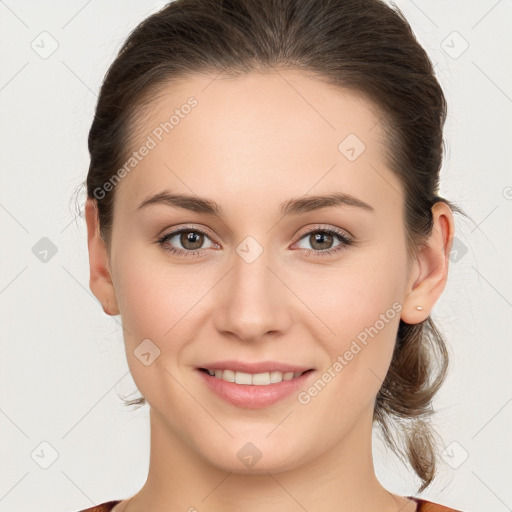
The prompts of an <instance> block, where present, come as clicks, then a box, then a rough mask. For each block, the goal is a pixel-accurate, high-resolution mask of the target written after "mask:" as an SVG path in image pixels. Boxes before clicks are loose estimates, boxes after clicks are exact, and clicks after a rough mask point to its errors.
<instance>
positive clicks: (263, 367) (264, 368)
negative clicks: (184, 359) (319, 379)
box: [198, 361, 313, 373]
mask: <svg viewBox="0 0 512 512" xmlns="http://www.w3.org/2000/svg"><path fill="white" fill-rule="evenodd" d="M198 368H204V369H205V370H234V371H237V372H245V373H265V372H275V371H280V372H284V373H286V372H294V373H295V372H305V371H307V370H313V368H310V367H307V366H298V365H294V364H289V363H280V362H278V361H260V362H253V363H246V362H243V361H215V362H214V363H205V364H203V365H201V366H199V367H198Z"/></svg>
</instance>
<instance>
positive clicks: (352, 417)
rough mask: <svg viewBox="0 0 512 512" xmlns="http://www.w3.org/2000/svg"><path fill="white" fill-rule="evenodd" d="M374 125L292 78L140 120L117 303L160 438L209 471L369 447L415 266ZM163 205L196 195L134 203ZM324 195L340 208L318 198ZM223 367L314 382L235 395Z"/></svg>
mask: <svg viewBox="0 0 512 512" xmlns="http://www.w3.org/2000/svg"><path fill="white" fill-rule="evenodd" d="M191 97H193V98H194V100H189V98H191ZM185 105H189V107H185ZM173 114H175V117H174V118H173V119H172V120H171V125H172V128H169V126H171V125H169V124H168V125H165V122H169V118H170V116H171V115H173ZM378 119H379V116H378V115H377V114H376V113H375V112H374V111H373V110H372V106H371V104H370V103H368V102H367V101H365V100H364V99H363V98H361V97H360V96H358V95H356V94H355V93H353V92H349V91H347V90H343V89H339V88H334V87H332V86H329V85H327V84H325V83H323V82H320V81H318V80H315V79H314V78H312V77H309V76H306V75H305V74H304V73H300V72H296V71H292V70H283V71H280V73H279V74H278V73H270V72H269V73H251V74H247V75H244V76H243V77H237V78H233V77H230V78H227V77H226V78H224V77H222V76H219V77H217V78H215V79H214V76H210V77H194V78H190V79H188V80H187V81H185V82H183V83H181V84H179V85H173V86H169V87H168V88H166V89H165V90H164V91H163V93H162V94H161V95H159V96H158V99H156V100H155V102H154V103H153V104H152V105H151V106H150V109H149V110H148V111H147V112H146V117H145V118H144V123H143V125H141V126H139V129H138V131H137V136H136V137H134V140H133V141H132V147H133V150H134V151H139V150H140V148H141V147H142V146H143V145H146V148H149V149H148V150H147V151H145V150H140V151H139V156H140V159H137V163H136V164H135V165H133V163H134V162H132V165H133V168H131V170H130V171H129V172H126V173H124V174H125V175H124V177H122V180H121V181H120V182H119V183H118V184H117V185H116V187H115V194H116V198H115V207H114V221H113V231H112V245H111V252H110V254H109V269H110V274H111V278H112V285H113V290H115V301H116V307H117V308H118V311H119V313H120V314H121V317H122V322H123V326H124V329H125V346H126V355H127V360H128V364H129V367H130V370H131V373H132V376H133V378H134V380H135V383H136V384H137V386H138V388H139V390H140V392H141V393H142V395H143V396H144V397H145V398H146V399H147V401H148V403H149V404H150V406H151V409H152V414H153V415H154V418H156V419H155V420H154V421H157V422H158V423H159V426H160V432H166V434H165V435H166V436H168V439H174V440H179V442H180V443H184V444H186V445H187V446H189V447H191V449H192V450H194V452H195V453H196V454H197V456H198V457H200V458H201V459H202V460H204V461H205V462H207V463H209V464H212V465H214V466H217V467H221V468H223V469H225V470H228V471H238V472H243V471H245V470H248V469H247V468H246V467H245V466H244V464H242V463H241V460H242V459H241V458H240V454H241V453H242V454H244V453H245V452H243V451H242V452H240V450H241V449H242V448H243V449H244V450H246V451H248V452H251V453H253V454H256V453H257V451H259V452H260V453H261V454H262V458H261V460H260V461H259V462H258V464H257V466H255V468H254V470H253V471H255V470H256V471H258V470H259V471H278V470H285V469H287V468H288V469H289V468H292V467H296V466H299V465H300V464H303V463H305V462H306V461H308V460H313V459H314V458H316V457H318V456H319V455H321V454H325V453H327V452H328V451H330V452H331V453H335V452H336V450H337V447H339V446H341V444H342V440H343V439H347V438H349V437H350V436H354V435H358V434H354V433H355V432H358V431H359V432H364V435H365V436H366V435H368V432H369V428H371V418H372V413H373V407H374V401H375V397H376V395H377V393H378V391H379V388H380V387H381V384H382V380H383V379H384V377H385V375H386V373H387V370H388V367H389V364H390V361H391V356H392V352H393V348H394V344H395V337H396V332H397V329H398V325H399V321H400V317H401V313H400V311H401V308H402V302H403V300H404V297H405V295H406V291H407V290H408V289H409V286H410V282H409V277H410V269H411V267H410V264H409V261H408V258H407V251H406V244H405V231H404V224H403V199H402V196H403V192H402V186H401V183H400V182H399V180H398V179H397V178H396V177H395V175H394V174H393V173H392V172H391V171H390V170H389V169H388V168H387V167H386V165H385V163H384V154H385V146H384V144H385V142H384V140H383V138H382V136H381V131H380V125H379V124H378ZM161 123H164V125H162V124H161ZM162 126H164V127H166V128H167V131H166V130H165V129H164V128H162ZM142 153H144V156H142ZM137 158H138V157H137ZM161 193H168V194H175V195H176V194H181V195H187V196H191V197H192V199H195V200H196V201H195V202H194V201H188V202H186V201H183V200H182V201H181V203H180V204H181V207H180V206H178V205H174V206H173V203H172V201H170V200H169V201H157V200H154V201H149V203H148V204H145V205H144V206H140V205H141V204H142V203H143V202H145V201H147V200H148V199H150V198H152V197H154V196H156V195H158V194H161ZM330 195H331V196H333V195H338V196H340V197H341V196H342V195H344V197H345V199H346V200H344V201H331V203H328V202H326V201H325V200H324V201H323V202H322V201H321V200H317V201H316V202H311V201H309V202H308V201H307V200H310V199H311V198H312V196H330ZM347 198H352V199H347ZM199 199H201V200H203V199H204V200H207V201H209V202H210V206H212V205H215V206H216V207H217V208H218V209H219V210H220V212H215V211H214V209H211V210H209V211H207V208H206V206H207V205H204V204H203V203H200V201H199ZM297 200H299V201H300V202H298V203H297V202H294V201H297ZM201 204H202V207H201V208H199V205H201ZM187 205H188V208H187V207H186V206H187ZM203 210H204V211H203ZM180 230H183V232H180ZM144 340H145V341H144ZM226 360H234V361H239V362H249V363H250V362H268V361H275V362H277V368H279V363H286V364H289V365H295V366H297V367H300V368H302V369H311V370H312V371H309V372H308V373H306V374H304V375H303V376H302V377H300V379H297V382H295V379H294V380H293V381H285V382H284V383H281V384H278V383H275V384H272V389H273V391H272V392H270V391H269V390H270V387H269V388H267V389H268V391H265V390H264V386H261V387H259V389H258V390H257V391H256V392H255V395H254V396H253V398H254V399H253V400H251V399H250V397H249V398H247V396H246V390H247V388H245V390H243V391H244V393H242V392H241V393H237V391H236V390H235V391H232V389H233V388H234V387H235V386H238V387H239V388H241V387H243V386H245V385H244V384H236V383H231V384H228V383H224V384H220V386H218V387H220V388H221V389H222V390H224V393H226V394H227V395H226V396H227V398H224V397H221V396H220V395H219V394H218V393H217V392H216V391H213V390H212V388H211V386H210V385H209V384H208V383H207V382H208V381H214V380H216V381H217V385H218V384H219V380H220V379H217V378H216V377H209V376H207V375H206V373H205V372H201V371H200V370H199V369H198V368H209V367H215V365H214V363H215V362H218V361H226ZM228 369H229V368H228ZM228 373H229V372H228ZM249 373H263V372H258V371H255V372H249ZM222 382H224V381H222ZM214 384H215V382H214ZM283 385H285V386H288V387H289V388H290V390H289V392H288V393H284V394H283V395H282V396H281V395H279V393H281V391H279V389H278V388H279V386H283ZM252 388H253V389H254V388H256V386H252ZM276 389H277V391H275V390H276ZM272 393H278V397H279V399H278V400H274V401H270V400H269V399H268V397H269V396H271V395H272ZM272 396H274V395H272ZM237 397H238V398H239V399H240V401H239V402H237ZM244 397H245V398H244ZM152 419H153V418H152ZM205 433H206V435H205ZM162 435H163V434H162ZM361 435H362V434H361ZM247 443H252V445H248V444H247Z"/></svg>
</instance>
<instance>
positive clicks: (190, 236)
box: [180, 231, 204, 251]
mask: <svg viewBox="0 0 512 512" xmlns="http://www.w3.org/2000/svg"><path fill="white" fill-rule="evenodd" d="M180 243H181V245H182V246H183V247H184V248H185V249H188V250H190V251H193V250H195V249H201V246H202V245H203V243H204V235H203V233H199V231H184V232H182V233H181V236H180Z"/></svg>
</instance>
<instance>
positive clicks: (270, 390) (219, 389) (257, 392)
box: [196, 366, 315, 409]
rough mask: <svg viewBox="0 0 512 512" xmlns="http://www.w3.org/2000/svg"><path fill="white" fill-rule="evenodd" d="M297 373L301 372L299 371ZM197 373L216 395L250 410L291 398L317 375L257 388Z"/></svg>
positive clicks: (307, 375)
mask: <svg viewBox="0 0 512 512" xmlns="http://www.w3.org/2000/svg"><path fill="white" fill-rule="evenodd" d="M226 367H227V368H229V369H233V367H232V366H225V367H224V368H226ZM210 369H212V368H210ZM290 371H292V370H290ZM297 371H301V370H300V369H299V370H297ZM196 372H198V373H199V375H200V376H201V378H202V379H203V380H204V382H205V383H206V385H207V386H208V387H209V388H210V390H211V391H213V392H214V393H216V394H217V395H218V396H219V397H220V398H222V399H224V400H226V401H227V402H229V403H231V404H233V405H236V406H237V407H246V408H249V409H261V408H263V407H268V406H270V405H272V404H274V403H276V402H278V401H279V400H282V399H284V398H286V397H288V396H290V395H291V394H293V393H294V392H297V391H298V390H299V389H300V388H301V387H303V386H304V385H305V383H306V381H307V380H309V378H310V377H311V375H313V374H314V373H315V371H308V372H307V373H304V374H302V375H301V376H300V377H297V378H294V379H291V380H283V381H282V382H277V383H274V384H268V385H267V386H255V385H249V384H236V383H235V382H227V381H225V380H223V379H220V378H218V377H212V376H211V375H210V374H209V373H208V372H204V371H201V370H199V369H197V370H196ZM250 373H253V372H250ZM260 373H263V372H260Z"/></svg>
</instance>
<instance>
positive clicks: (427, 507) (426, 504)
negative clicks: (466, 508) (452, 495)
mask: <svg viewBox="0 0 512 512" xmlns="http://www.w3.org/2000/svg"><path fill="white" fill-rule="evenodd" d="M414 501H416V503H418V509H417V512H462V510H457V509H455V508H450V507H446V506H444V505H440V504H439V503H434V502H432V501H428V500H422V499H420V498H414Z"/></svg>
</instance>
